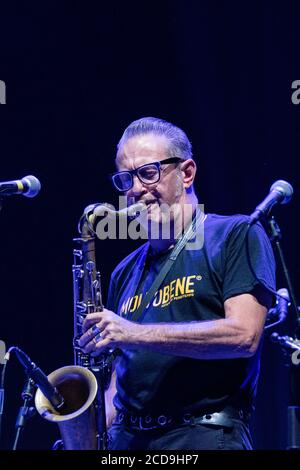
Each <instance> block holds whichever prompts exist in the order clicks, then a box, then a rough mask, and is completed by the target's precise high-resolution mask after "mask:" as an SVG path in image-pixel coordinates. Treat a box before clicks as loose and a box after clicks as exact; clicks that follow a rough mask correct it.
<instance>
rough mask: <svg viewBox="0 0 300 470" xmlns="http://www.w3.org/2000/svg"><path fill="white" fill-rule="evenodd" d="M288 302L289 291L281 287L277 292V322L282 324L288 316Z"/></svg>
mask: <svg viewBox="0 0 300 470" xmlns="http://www.w3.org/2000/svg"><path fill="white" fill-rule="evenodd" d="M289 302H290V296H289V291H288V290H287V289H286V288H285V287H283V288H282V289H279V290H278V291H277V300H276V307H275V310H276V311H277V313H278V320H279V321H280V322H282V321H283V320H285V319H286V317H287V314H288V307H289Z"/></svg>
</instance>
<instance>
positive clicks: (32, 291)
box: [0, 0, 300, 449]
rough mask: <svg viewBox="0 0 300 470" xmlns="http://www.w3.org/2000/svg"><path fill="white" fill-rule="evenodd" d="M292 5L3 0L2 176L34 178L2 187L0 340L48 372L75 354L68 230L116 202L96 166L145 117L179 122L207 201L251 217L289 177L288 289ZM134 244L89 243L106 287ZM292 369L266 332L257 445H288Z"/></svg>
mask: <svg viewBox="0 0 300 470" xmlns="http://www.w3.org/2000/svg"><path fill="white" fill-rule="evenodd" d="M299 14H300V6H299V3H297V2H292V1H291V2H285V3H282V2H278V3H277V2H273V1H251V2H233V1H228V2H227V1H224V2H221V1H219V2H216V1H204V2H198V1H188V2H187V1H178V0H172V1H171V0H169V1H168V0H164V1H160V2H155V1H151V2H137V3H135V2H131V1H128V2H117V1H114V0H111V1H110V2H92V1H89V2H84V1H74V0H73V1H59V2H58V1H57V2H55V1H51V2H44V1H43V2H39V3H38V2H32V1H29V2H26V4H25V3H24V2H14V1H11V2H4V1H2V2H1V3H0V16H1V28H0V79H1V80H4V81H5V82H6V87H7V104H6V105H5V106H1V107H0V111H1V117H0V135H1V149H0V155H1V157H0V158H1V160H0V161H1V180H2V181H3V180H10V179H16V178H19V177H22V176H25V175H27V174H34V175H36V176H37V177H38V178H39V179H40V180H41V182H42V190H41V192H40V194H39V195H38V197H36V198H34V199H32V200H29V199H26V198H23V197H21V196H20V197H12V198H9V199H7V200H5V202H4V206H3V209H2V211H1V214H0V217H1V235H0V237H1V245H0V246H1V251H0V257H1V263H0V269H1V274H0V275H1V320H0V338H1V339H3V340H5V342H6V344H7V345H8V346H11V345H18V346H19V347H21V348H23V349H24V350H25V351H26V352H27V353H28V354H29V355H30V356H31V358H32V359H33V360H34V361H35V362H37V363H38V365H39V366H40V367H42V368H43V369H44V370H45V371H47V372H50V371H52V370H54V369H56V368H58V367H60V366H63V365H66V364H70V363H72V360H73V351H72V334H73V305H72V302H73V300H72V273H71V266H72V249H73V243H72V238H73V237H74V236H76V225H77V221H78V218H79V216H80V215H81V212H82V210H83V208H84V207H85V206H86V205H88V204H89V203H91V202H96V201H107V202H112V203H115V202H116V196H115V194H114V192H113V190H112V188H111V185H110V182H109V180H108V177H107V175H108V174H109V173H110V172H111V171H113V170H114V155H115V147H116V144H117V141H118V139H119V138H120V136H121V133H122V132H123V129H124V128H125V127H126V126H127V125H128V124H129V123H130V122H131V121H132V120H134V119H137V118H139V117H141V116H158V117H161V118H164V119H167V120H170V121H171V122H173V123H175V124H177V125H178V126H180V127H182V128H183V129H184V130H185V131H186V132H187V134H188V136H189V137H190V139H191V141H192V144H193V149H194V157H195V160H196V162H197V165H198V176H197V182H196V191H197V193H198V196H199V199H200V202H202V203H204V204H205V210H206V211H207V212H216V213H220V214H233V213H245V214H249V213H251V212H252V211H253V209H254V208H255V206H256V205H257V204H258V203H259V202H260V201H261V200H262V199H263V198H264V197H265V196H266V195H267V193H268V191H269V188H270V186H271V184H272V183H273V182H274V181H276V180H277V179H286V180H287V181H289V182H290V183H291V184H292V185H293V186H294V190H295V194H294V198H293V200H292V201H291V203H290V204H289V205H287V206H278V207H276V208H275V209H274V214H276V218H277V221H278V223H279V224H280V227H281V229H282V234H283V247H284V251H285V254H286V258H287V262H288V266H289V269H290V272H291V277H292V280H293V283H294V287H295V290H296V294H297V295H298V297H299V295H300V292H299V285H298V284H299V279H300V267H299V245H298V231H299V209H298V208H299V201H300V193H299V192H298V189H299V174H298V156H299V147H300V139H299V122H300V105H298V106H296V105H294V104H293V103H292V100H291V95H292V92H293V90H292V88H291V85H292V82H293V81H294V80H297V79H298V80H300V66H299V39H300V33H299ZM136 245H137V243H134V242H124V241H123V242H120V241H101V242H98V243H97V256H98V268H99V269H100V271H101V273H102V284H103V294H104V298H105V297H106V293H107V288H108V283H109V277H110V273H111V271H112V269H113V268H114V266H115V265H116V264H117V263H118V262H119V261H120V260H121V259H122V257H123V256H124V255H126V254H127V253H129V252H130V251H131V250H132V248H133V247H135V246H136ZM284 286H285V284H284V281H283V279H282V276H281V275H280V272H279V273H278V288H279V287H284ZM278 331H279V332H280V333H283V332H288V331H289V329H288V325H287V326H283V327H281V328H280V329H279V330H278ZM288 379H289V377H288V369H287V368H286V367H285V366H284V359H283V357H282V353H281V351H280V350H279V348H278V347H277V346H276V345H274V344H272V343H270V341H269V340H268V338H266V340H265V344H264V350H263V358H262V370H261V378H260V385H259V396H258V401H257V413H256V417H255V420H254V423H253V426H254V430H255V446H256V448H258V449H284V448H285V444H286V423H285V419H286V408H287V401H288V384H289V380H288ZM23 383H24V373H23V370H22V368H21V366H20V365H19V364H18V362H17V360H16V358H12V360H11V361H10V363H9V366H8V370H7V377H6V402H5V413H4V422H3V426H4V428H3V431H4V439H3V443H2V446H3V447H4V448H11V446H12V442H13V436H14V422H15V419H16V415H17V413H18V409H19V406H20V404H21V396H20V395H21V391H22V386H23ZM57 436H58V430H57V429H56V426H55V425H51V424H49V423H47V422H46V421H43V420H42V419H41V418H40V417H35V418H34V419H33V420H32V421H31V422H30V423H28V425H27V428H26V430H25V432H24V435H23V436H22V439H21V441H20V447H21V448H24V449H48V448H50V447H51V444H52V442H53V441H54V439H55V438H56V437H57Z"/></svg>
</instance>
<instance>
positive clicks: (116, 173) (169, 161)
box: [109, 157, 184, 193]
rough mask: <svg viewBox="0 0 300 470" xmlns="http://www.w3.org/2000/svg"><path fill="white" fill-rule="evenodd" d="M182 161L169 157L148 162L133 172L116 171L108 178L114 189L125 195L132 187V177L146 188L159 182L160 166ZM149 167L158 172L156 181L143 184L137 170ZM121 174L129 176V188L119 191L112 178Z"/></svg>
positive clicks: (178, 158) (181, 160)
mask: <svg viewBox="0 0 300 470" xmlns="http://www.w3.org/2000/svg"><path fill="white" fill-rule="evenodd" d="M183 161H184V159H183V158H180V157H170V158H165V159H164V160H159V161H157V162H150V163H145V164H144V165H141V166H139V167H137V168H134V170H124V171H116V172H115V173H112V174H111V175H109V176H110V179H111V181H112V184H113V185H114V187H115V189H116V190H117V191H119V192H121V193H126V192H127V191H130V189H131V188H132V187H133V184H134V182H133V177H134V176H137V177H138V179H139V181H140V182H141V183H142V184H146V185H147V186H149V185H151V184H156V183H158V182H159V181H160V178H161V165H171V164H172V163H179V162H183ZM149 165H155V166H156V168H157V170H158V179H157V180H156V181H152V182H151V183H145V181H143V180H142V179H141V178H140V177H139V174H138V172H139V170H140V169H141V168H144V167H145V166H149ZM122 173H129V174H130V176H131V183H132V184H131V186H130V188H128V189H119V188H117V186H116V184H115V183H114V180H113V178H114V176H116V175H120V174H122Z"/></svg>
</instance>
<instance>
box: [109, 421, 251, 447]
mask: <svg viewBox="0 0 300 470" xmlns="http://www.w3.org/2000/svg"><path fill="white" fill-rule="evenodd" d="M232 422H233V426H232V427H230V428H229V427H223V426H216V425H207V424H195V425H190V424H189V425H181V426H177V427H174V428H169V429H152V430H140V429H134V428H131V427H128V426H126V425H124V424H113V425H112V427H111V428H110V429H109V433H108V434H109V450H252V439H251V435H250V431H249V427H248V425H246V424H245V423H244V422H243V421H241V420H238V419H234V420H232Z"/></svg>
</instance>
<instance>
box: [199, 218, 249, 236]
mask: <svg viewBox="0 0 300 470" xmlns="http://www.w3.org/2000/svg"><path fill="white" fill-rule="evenodd" d="M249 222H250V217H249V216H248V215H244V214H233V215H220V214H212V213H209V214H207V218H206V223H205V227H206V228H207V229H211V230H213V231H221V232H222V233H223V234H225V233H226V232H227V233H228V232H231V231H232V230H234V229H236V228H239V227H247V226H248V224H249Z"/></svg>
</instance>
